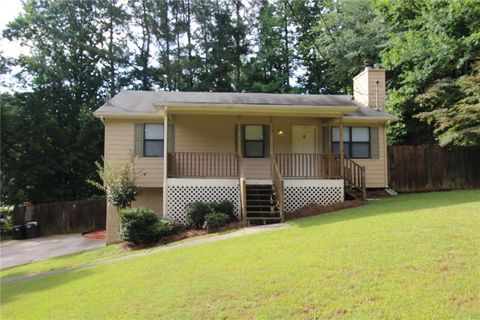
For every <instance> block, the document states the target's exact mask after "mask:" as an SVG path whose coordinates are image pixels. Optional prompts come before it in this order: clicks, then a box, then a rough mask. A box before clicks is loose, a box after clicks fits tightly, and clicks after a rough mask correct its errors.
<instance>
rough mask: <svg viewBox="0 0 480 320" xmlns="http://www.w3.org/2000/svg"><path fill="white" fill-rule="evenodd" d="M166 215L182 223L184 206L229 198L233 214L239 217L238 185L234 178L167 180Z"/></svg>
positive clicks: (184, 213)
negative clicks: (233, 210)
mask: <svg viewBox="0 0 480 320" xmlns="http://www.w3.org/2000/svg"><path fill="white" fill-rule="evenodd" d="M167 186H168V187H167V188H168V189H167V192H168V195H167V214H166V216H167V217H170V218H173V219H175V220H177V221H178V222H180V223H182V224H186V223H187V216H186V212H185V206H186V205H187V204H189V203H192V202H196V201H202V202H213V201H217V202H218V201H222V200H230V201H232V202H233V204H234V206H235V214H236V215H237V217H240V187H239V184H238V180H236V179H180V178H178V179H176V178H170V179H168V182H167Z"/></svg>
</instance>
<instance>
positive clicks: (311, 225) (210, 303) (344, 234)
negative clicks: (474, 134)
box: [1, 190, 480, 319]
mask: <svg viewBox="0 0 480 320" xmlns="http://www.w3.org/2000/svg"><path fill="white" fill-rule="evenodd" d="M293 224H294V226H293V227H292V228H289V229H283V230H278V231H273V232H270V233H262V234H256V235H251V236H248V237H242V238H236V239H230V240H225V241H219V242H214V243H209V244H205V245H201V246H197V247H188V248H183V249H178V250H172V251H167V252H159V253H153V254H150V255H147V256H141V257H137V258H133V259H129V260H124V261H119V262H115V263H112V264H108V265H102V266H96V267H92V268H86V269H81V270H76V271H71V272H66V273H63V274H58V275H54V276H50V277H48V278H43V279H34V280H28V281H22V282H16V283H10V284H5V285H2V292H1V318H2V319H40V318H42V319H44V318H52V319H73V318H76V319H89V318H116V319H130V318H146V319H154V318H162V319H209V318H215V319H217V318H229V319H238V318H241V319H271V318H275V319H292V318H295V319H314V318H348V319H352V318H355V319H372V318H375V319H377V318H411V319H426V318H428V319H478V318H480V294H479V293H480V277H478V275H479V271H480V270H479V266H480V253H479V248H480V237H479V231H480V190H471V191H456V192H444V193H428V194H416V195H404V196H399V197H395V198H389V199H384V200H380V201H376V202H373V203H370V204H368V205H366V206H362V207H357V208H352V209H346V210H342V211H339V212H336V213H330V214H326V215H321V216H317V217H311V218H306V219H301V220H296V221H295V222H294V223H293Z"/></svg>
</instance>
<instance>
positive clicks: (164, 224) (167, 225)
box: [158, 218, 178, 238]
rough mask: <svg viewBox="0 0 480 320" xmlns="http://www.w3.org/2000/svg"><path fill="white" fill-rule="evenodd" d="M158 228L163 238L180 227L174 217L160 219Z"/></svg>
mask: <svg viewBox="0 0 480 320" xmlns="http://www.w3.org/2000/svg"><path fill="white" fill-rule="evenodd" d="M158 229H159V233H160V238H161V237H166V236H169V235H171V234H174V233H175V231H177V229H178V225H177V223H176V222H175V220H173V219H168V218H163V219H160V220H159V221H158Z"/></svg>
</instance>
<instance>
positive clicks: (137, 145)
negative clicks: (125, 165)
mask: <svg viewBox="0 0 480 320" xmlns="http://www.w3.org/2000/svg"><path fill="white" fill-rule="evenodd" d="M144 134H145V128H144V125H143V123H135V137H134V139H135V140H134V148H133V149H134V154H135V156H137V157H143V136H144Z"/></svg>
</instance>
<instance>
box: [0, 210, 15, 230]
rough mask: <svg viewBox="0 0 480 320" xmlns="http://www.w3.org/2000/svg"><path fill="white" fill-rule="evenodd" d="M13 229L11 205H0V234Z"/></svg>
mask: <svg viewBox="0 0 480 320" xmlns="http://www.w3.org/2000/svg"><path fill="white" fill-rule="evenodd" d="M12 231H13V207H0V234H2V235H4V234H9V233H11V232H12Z"/></svg>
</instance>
